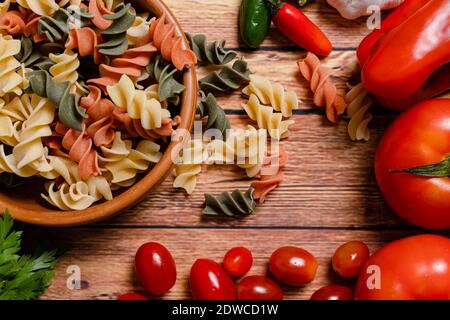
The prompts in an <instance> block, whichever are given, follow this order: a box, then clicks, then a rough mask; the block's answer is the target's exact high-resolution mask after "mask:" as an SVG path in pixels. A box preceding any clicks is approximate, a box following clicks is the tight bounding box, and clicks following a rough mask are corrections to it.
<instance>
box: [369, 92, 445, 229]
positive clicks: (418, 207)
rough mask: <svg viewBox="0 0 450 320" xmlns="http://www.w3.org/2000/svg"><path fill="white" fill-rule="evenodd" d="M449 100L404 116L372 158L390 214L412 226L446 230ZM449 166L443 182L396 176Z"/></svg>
mask: <svg viewBox="0 0 450 320" xmlns="http://www.w3.org/2000/svg"><path fill="white" fill-rule="evenodd" d="M449 123H450V99H434V100H428V101H425V102H422V103H420V104H418V105H417V106H415V107H413V108H412V109H410V110H408V111H406V112H404V113H403V114H402V115H400V116H399V117H398V118H397V120H395V121H394V123H393V124H392V125H391V126H390V128H389V129H388V130H387V131H386V133H385V135H384V137H383V138H382V140H381V142H380V144H379V145H378V149H377V152H376V157H375V173H376V178H377V182H378V185H379V186H380V189H381V191H382V193H383V195H384V197H385V198H386V200H387V202H388V203H389V205H390V206H391V208H392V209H393V210H394V211H395V212H396V213H397V214H398V215H399V216H401V217H402V218H404V219H406V220H407V221H409V222H410V223H412V224H415V225H418V226H421V227H424V228H431V229H448V228H450V178H449V176H450V125H449ZM444 159H449V160H448V161H447V168H446V170H445V169H444V170H443V173H442V176H435V177H426V176H422V175H416V174H411V173H406V172H402V173H394V172H392V170H405V169H410V168H416V167H419V166H424V165H430V164H435V163H439V162H442V161H443V160H444Z"/></svg>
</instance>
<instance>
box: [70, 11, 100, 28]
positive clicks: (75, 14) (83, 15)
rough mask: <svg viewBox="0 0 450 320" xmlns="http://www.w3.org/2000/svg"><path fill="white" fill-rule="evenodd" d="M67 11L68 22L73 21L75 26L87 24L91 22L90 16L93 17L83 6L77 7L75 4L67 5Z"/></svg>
mask: <svg viewBox="0 0 450 320" xmlns="http://www.w3.org/2000/svg"><path fill="white" fill-rule="evenodd" d="M67 11H68V12H69V14H70V18H69V21H70V23H73V24H74V25H75V26H76V27H77V28H83V27H87V26H89V25H90V24H91V18H93V17H94V15H93V14H92V13H89V12H87V11H86V9H85V8H78V7H76V6H69V7H67Z"/></svg>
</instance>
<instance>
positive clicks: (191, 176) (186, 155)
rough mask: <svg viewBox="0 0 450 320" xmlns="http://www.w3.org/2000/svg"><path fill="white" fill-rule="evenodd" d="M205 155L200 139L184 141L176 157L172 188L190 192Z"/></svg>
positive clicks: (206, 155)
mask: <svg viewBox="0 0 450 320" xmlns="http://www.w3.org/2000/svg"><path fill="white" fill-rule="evenodd" d="M207 157H208V153H207V151H206V149H205V146H204V144H203V141H202V140H200V139H192V140H189V141H188V142H186V145H185V146H184V147H183V150H182V155H181V156H180V157H179V158H178V159H176V165H175V176H176V178H175V180H174V182H173V186H174V188H183V189H184V190H186V192H187V193H188V194H191V193H192V192H193V191H194V189H195V186H196V184H197V175H198V174H199V173H200V172H201V171H202V163H203V162H204V161H205V160H206V159H207Z"/></svg>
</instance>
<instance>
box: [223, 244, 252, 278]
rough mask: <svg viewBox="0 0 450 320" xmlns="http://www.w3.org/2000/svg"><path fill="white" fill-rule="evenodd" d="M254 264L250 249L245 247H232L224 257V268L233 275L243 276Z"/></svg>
mask: <svg viewBox="0 0 450 320" xmlns="http://www.w3.org/2000/svg"><path fill="white" fill-rule="evenodd" d="M252 264H253V257H252V253H251V252H250V250H248V249H247V248H244V247H235V248H232V249H230V250H229V251H228V252H227V253H226V254H225V257H224V258H223V268H224V270H225V271H226V273H228V274H229V275H230V276H231V277H242V276H243V275H244V274H246V273H247V272H248V271H249V270H250V268H251V267H252Z"/></svg>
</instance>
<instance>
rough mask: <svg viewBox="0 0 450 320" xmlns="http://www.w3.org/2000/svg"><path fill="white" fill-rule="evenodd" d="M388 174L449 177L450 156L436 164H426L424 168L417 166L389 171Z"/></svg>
mask: <svg viewBox="0 0 450 320" xmlns="http://www.w3.org/2000/svg"><path fill="white" fill-rule="evenodd" d="M390 172H392V173H400V172H403V173H410V174H415V175H418V176H424V177H450V156H448V157H447V158H445V159H444V160H442V161H441V162H438V163H434V164H427V165H424V166H418V167H414V168H408V169H403V170H390Z"/></svg>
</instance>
